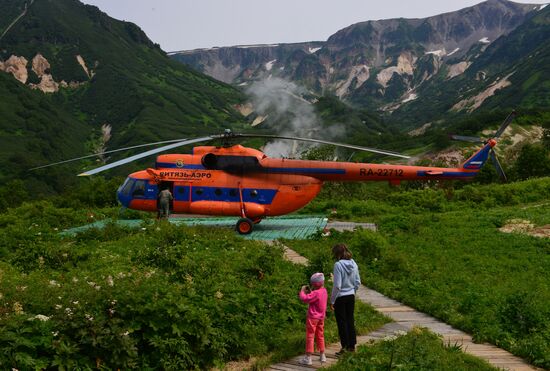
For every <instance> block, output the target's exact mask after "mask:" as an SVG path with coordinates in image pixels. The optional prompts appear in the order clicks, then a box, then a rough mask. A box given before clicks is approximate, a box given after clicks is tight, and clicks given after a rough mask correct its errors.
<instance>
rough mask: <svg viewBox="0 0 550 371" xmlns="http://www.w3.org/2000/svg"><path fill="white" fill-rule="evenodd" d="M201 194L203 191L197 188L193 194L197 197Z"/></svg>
mask: <svg viewBox="0 0 550 371" xmlns="http://www.w3.org/2000/svg"><path fill="white" fill-rule="evenodd" d="M203 193H204V191H203V189H202V188H197V189H195V194H196V195H199V196H200V195H202V194H203Z"/></svg>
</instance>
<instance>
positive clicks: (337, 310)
mask: <svg viewBox="0 0 550 371" xmlns="http://www.w3.org/2000/svg"><path fill="white" fill-rule="evenodd" d="M354 310H355V295H346V296H340V297H339V298H337V299H336V302H335V303H334V315H335V317H336V323H337V325H338V336H340V344H342V348H344V349H346V350H352V349H355V344H356V343H357V336H356V335H355V319H354V317H353V312H354Z"/></svg>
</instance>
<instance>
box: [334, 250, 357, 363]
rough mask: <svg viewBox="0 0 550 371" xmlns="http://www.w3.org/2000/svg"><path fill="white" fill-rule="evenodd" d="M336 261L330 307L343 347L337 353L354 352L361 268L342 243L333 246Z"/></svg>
mask: <svg viewBox="0 0 550 371" xmlns="http://www.w3.org/2000/svg"><path fill="white" fill-rule="evenodd" d="M332 256H333V257H334V259H335V260H336V263H334V271H333V280H334V285H333V287H332V294H331V295H330V304H331V305H330V307H331V309H332V310H333V311H334V315H335V317H336V324H337V325H338V336H339V337H340V344H341V345H342V349H340V351H339V352H336V355H337V356H339V355H342V354H343V353H345V352H354V351H355V344H356V343H357V336H356V334H355V319H354V311H355V293H356V292H357V290H358V289H359V285H361V278H360V277H359V268H358V267H357V264H356V263H355V261H354V260H353V259H352V258H351V256H352V255H351V251H349V249H348V247H347V246H346V245H345V244H343V243H341V244H337V245H334V246H333V247H332Z"/></svg>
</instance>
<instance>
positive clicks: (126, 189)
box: [120, 178, 134, 196]
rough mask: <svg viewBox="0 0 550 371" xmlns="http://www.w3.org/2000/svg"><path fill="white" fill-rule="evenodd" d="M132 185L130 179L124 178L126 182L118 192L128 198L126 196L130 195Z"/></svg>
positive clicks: (132, 182)
mask: <svg viewBox="0 0 550 371" xmlns="http://www.w3.org/2000/svg"><path fill="white" fill-rule="evenodd" d="M133 185H134V179H132V178H126V181H125V182H124V184H123V185H122V187H121V190H120V192H121V193H122V194H123V195H124V196H128V195H129V194H130V191H131V190H132V186H133Z"/></svg>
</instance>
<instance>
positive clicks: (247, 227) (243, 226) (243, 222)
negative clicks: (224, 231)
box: [236, 218, 254, 234]
mask: <svg viewBox="0 0 550 371" xmlns="http://www.w3.org/2000/svg"><path fill="white" fill-rule="evenodd" d="M236 229H237V232H239V234H250V233H251V232H252V229H254V222H253V221H252V220H250V219H248V218H241V219H239V221H238V222H237V226H236Z"/></svg>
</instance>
